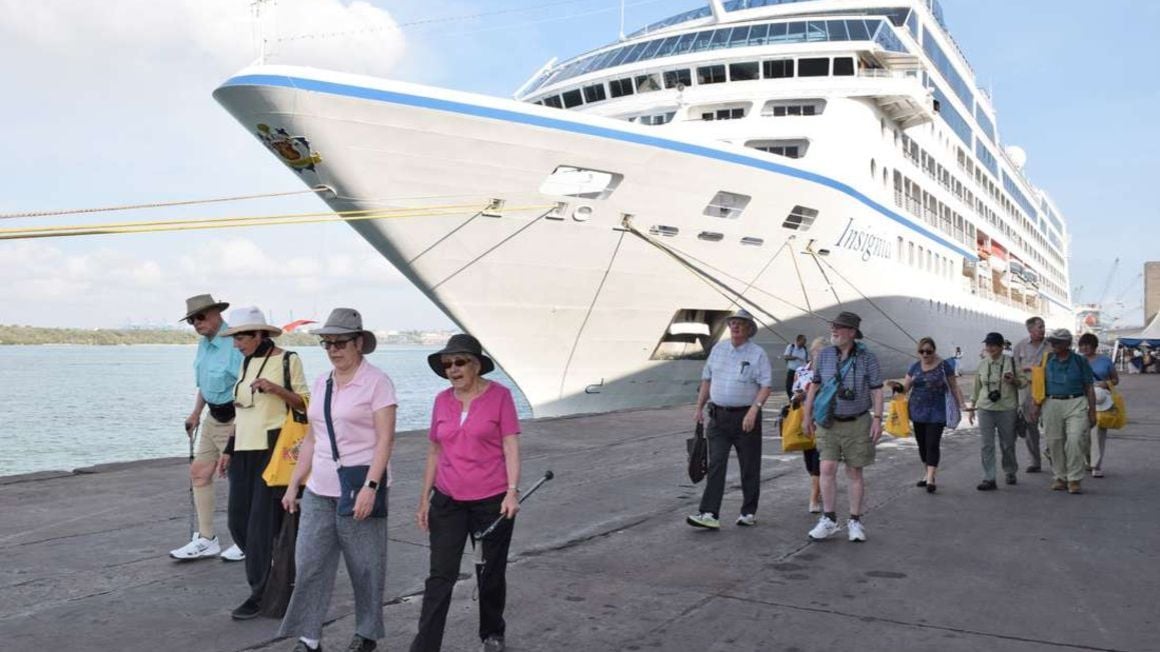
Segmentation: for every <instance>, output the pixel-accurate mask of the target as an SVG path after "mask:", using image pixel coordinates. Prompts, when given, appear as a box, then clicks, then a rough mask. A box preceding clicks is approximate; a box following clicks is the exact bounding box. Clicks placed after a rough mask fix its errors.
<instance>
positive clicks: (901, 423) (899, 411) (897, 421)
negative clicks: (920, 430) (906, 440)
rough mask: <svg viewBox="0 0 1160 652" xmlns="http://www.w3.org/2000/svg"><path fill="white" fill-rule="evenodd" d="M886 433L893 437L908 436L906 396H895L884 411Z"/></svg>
mask: <svg viewBox="0 0 1160 652" xmlns="http://www.w3.org/2000/svg"><path fill="white" fill-rule="evenodd" d="M886 433H887V434H889V435H892V436H894V437H909V436H910V402H909V401H907V399H906V394H895V395H894V398H892V399H890V405H889V406H888V407H887V409H886Z"/></svg>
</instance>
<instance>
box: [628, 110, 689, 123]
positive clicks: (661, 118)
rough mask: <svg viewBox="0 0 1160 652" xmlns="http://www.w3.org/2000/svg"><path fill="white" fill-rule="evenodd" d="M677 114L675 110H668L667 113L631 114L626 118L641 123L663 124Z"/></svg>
mask: <svg viewBox="0 0 1160 652" xmlns="http://www.w3.org/2000/svg"><path fill="white" fill-rule="evenodd" d="M675 115H677V112H676V111H668V112H667V113H652V114H649V115H641V116H633V117H631V118H629V119H628V121H629V122H639V123H640V124H642V125H663V124H668V123H670V122H672V120H673V116H675Z"/></svg>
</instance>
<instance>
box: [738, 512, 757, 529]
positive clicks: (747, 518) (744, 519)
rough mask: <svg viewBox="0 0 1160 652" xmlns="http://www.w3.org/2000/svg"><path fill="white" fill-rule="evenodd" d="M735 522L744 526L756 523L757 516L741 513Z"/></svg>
mask: <svg viewBox="0 0 1160 652" xmlns="http://www.w3.org/2000/svg"><path fill="white" fill-rule="evenodd" d="M737 524H738V525H744V526H746V527H749V526H753V525H757V517H756V516H754V515H753V514H742V515H741V516H738V517H737Z"/></svg>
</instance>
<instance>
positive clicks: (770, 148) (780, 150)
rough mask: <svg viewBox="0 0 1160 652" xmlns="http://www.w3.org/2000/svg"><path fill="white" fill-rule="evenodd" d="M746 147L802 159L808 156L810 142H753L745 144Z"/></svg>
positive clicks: (795, 140) (796, 140) (800, 140)
mask: <svg viewBox="0 0 1160 652" xmlns="http://www.w3.org/2000/svg"><path fill="white" fill-rule="evenodd" d="M745 146H746V147H750V148H753V149H757V150H761V151H763V152H767V153H769V154H777V155H778V156H784V157H786V158H802V157H803V156H805V155H806V150H808V149H809V146H810V141H808V140H805V139H804V138H798V139H794V140H751V141H749V142H747V143H745Z"/></svg>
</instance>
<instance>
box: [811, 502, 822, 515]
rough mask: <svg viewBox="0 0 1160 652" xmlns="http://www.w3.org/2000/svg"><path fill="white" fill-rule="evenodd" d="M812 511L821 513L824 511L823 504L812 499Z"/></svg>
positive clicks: (812, 512)
mask: <svg viewBox="0 0 1160 652" xmlns="http://www.w3.org/2000/svg"><path fill="white" fill-rule="evenodd" d="M810 513H811V514H821V513H822V504H821V503H815V502H813V501H810Z"/></svg>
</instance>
